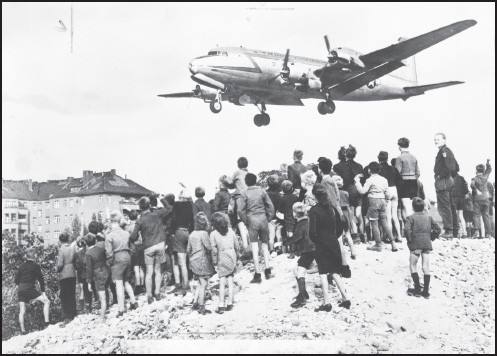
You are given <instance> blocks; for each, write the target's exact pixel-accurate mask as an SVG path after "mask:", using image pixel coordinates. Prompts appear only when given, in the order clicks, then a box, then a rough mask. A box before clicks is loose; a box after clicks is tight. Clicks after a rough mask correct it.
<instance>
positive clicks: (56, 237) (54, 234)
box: [53, 230, 60, 240]
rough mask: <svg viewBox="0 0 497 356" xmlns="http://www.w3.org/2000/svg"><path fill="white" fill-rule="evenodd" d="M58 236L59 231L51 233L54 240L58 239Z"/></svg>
mask: <svg viewBox="0 0 497 356" xmlns="http://www.w3.org/2000/svg"><path fill="white" fill-rule="evenodd" d="M59 235H60V231H59V230H55V231H54V233H53V236H54V237H55V239H56V240H58V239H59Z"/></svg>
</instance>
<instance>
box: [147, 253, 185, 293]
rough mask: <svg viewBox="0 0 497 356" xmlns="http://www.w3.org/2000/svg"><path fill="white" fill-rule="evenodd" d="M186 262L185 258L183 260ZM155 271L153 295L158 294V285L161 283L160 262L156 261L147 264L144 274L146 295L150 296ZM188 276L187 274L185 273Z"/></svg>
mask: <svg viewBox="0 0 497 356" xmlns="http://www.w3.org/2000/svg"><path fill="white" fill-rule="evenodd" d="M185 263H186V260H185ZM154 273H155V295H156V296H158V295H159V294H160V287H161V284H162V274H161V269H160V263H158V262H156V263H155V265H147V274H146V276H145V287H146V289H147V296H148V297H149V298H152V294H153V293H152V288H153V281H152V279H153V277H154ZM187 278H188V275H187Z"/></svg>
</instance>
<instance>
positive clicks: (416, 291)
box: [407, 288, 421, 298]
mask: <svg viewBox="0 0 497 356" xmlns="http://www.w3.org/2000/svg"><path fill="white" fill-rule="evenodd" d="M407 295H408V296H410V297H416V298H419V297H420V296H421V290H419V289H416V288H409V289H408V290H407Z"/></svg>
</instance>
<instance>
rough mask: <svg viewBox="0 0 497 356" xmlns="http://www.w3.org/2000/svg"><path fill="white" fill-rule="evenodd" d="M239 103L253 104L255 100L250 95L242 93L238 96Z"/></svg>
mask: <svg viewBox="0 0 497 356" xmlns="http://www.w3.org/2000/svg"><path fill="white" fill-rule="evenodd" d="M238 102H239V103H240V105H247V104H255V100H254V99H253V98H251V97H250V95H247V94H243V95H242V96H240V97H239V98H238Z"/></svg>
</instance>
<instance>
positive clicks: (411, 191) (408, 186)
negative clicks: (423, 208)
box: [399, 179, 418, 199]
mask: <svg viewBox="0 0 497 356" xmlns="http://www.w3.org/2000/svg"><path fill="white" fill-rule="evenodd" d="M417 196H418V180H417V179H406V180H404V181H402V186H401V187H400V189H399V198H400V199H408V198H409V199H412V198H416V197H417Z"/></svg>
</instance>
